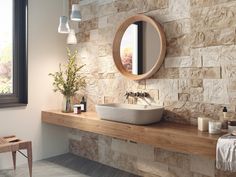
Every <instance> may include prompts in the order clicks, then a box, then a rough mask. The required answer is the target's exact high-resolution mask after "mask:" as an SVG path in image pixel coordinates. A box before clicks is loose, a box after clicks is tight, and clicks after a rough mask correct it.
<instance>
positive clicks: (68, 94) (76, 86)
mask: <svg viewBox="0 0 236 177" xmlns="http://www.w3.org/2000/svg"><path fill="white" fill-rule="evenodd" d="M77 53H78V51H77V50H75V51H74V52H71V51H70V49H69V48H67V57H68V59H67V63H66V64H64V65H61V64H59V71H58V72H55V73H49V76H52V77H53V78H54V81H53V87H54V91H55V92H57V91H59V92H60V93H61V94H62V95H63V96H64V97H63V104H62V112H73V97H74V95H75V94H76V92H77V91H78V90H80V89H84V88H85V85H86V83H85V77H83V76H82V75H81V73H80V70H81V69H82V68H83V67H84V66H85V65H82V66H78V65H77V64H76V56H77Z"/></svg>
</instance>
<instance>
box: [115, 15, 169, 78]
mask: <svg viewBox="0 0 236 177" xmlns="http://www.w3.org/2000/svg"><path fill="white" fill-rule="evenodd" d="M165 52H166V41H165V35H164V32H163V30H162V28H161V26H160V24H159V23H157V22H156V21H154V20H153V19H152V18H150V17H148V16H145V15H135V16H132V17H130V18H128V19H127V20H125V21H124V22H123V23H122V24H121V25H120V27H119V28H118V30H117V32H116V35H115V39H114V42H113V58H114V62H115V65H116V67H117V69H118V70H119V71H120V72H121V74H123V75H124V76H126V77H128V78H129V79H132V80H141V79H146V78H149V77H151V76H152V75H153V74H154V73H155V72H157V70H158V69H159V68H160V66H161V64H162V62H163V60H164V57H165Z"/></svg>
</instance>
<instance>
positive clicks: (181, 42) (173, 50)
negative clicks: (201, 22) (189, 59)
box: [167, 34, 190, 57]
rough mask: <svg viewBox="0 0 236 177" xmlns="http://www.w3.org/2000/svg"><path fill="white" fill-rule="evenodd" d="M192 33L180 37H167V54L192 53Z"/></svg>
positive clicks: (172, 55) (181, 54) (186, 54)
mask: <svg viewBox="0 0 236 177" xmlns="http://www.w3.org/2000/svg"><path fill="white" fill-rule="evenodd" d="M189 38H190V35H189V34H184V35H181V36H179V37H175V38H170V39H167V56H170V57H176V56H189V55H190V45H189V44H190V39H189Z"/></svg>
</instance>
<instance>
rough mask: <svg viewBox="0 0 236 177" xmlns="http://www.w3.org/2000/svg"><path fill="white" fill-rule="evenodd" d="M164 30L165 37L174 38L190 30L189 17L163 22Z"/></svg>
mask: <svg viewBox="0 0 236 177" xmlns="http://www.w3.org/2000/svg"><path fill="white" fill-rule="evenodd" d="M164 31H165V34H166V37H167V38H176V37H180V36H182V35H184V34H189V33H190V32H191V28H190V19H181V20H177V21H171V22H167V23H164Z"/></svg>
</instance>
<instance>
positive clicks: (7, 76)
mask: <svg viewBox="0 0 236 177" xmlns="http://www.w3.org/2000/svg"><path fill="white" fill-rule="evenodd" d="M0 24H1V25H0V94H12V93H13V3H12V0H7V1H6V0H0Z"/></svg>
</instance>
